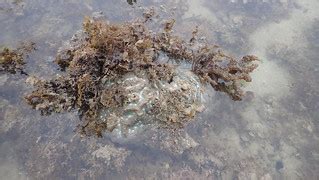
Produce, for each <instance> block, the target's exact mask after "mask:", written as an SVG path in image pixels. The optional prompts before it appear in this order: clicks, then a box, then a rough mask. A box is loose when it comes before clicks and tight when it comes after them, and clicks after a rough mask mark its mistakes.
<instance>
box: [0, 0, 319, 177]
mask: <svg viewBox="0 0 319 180" xmlns="http://www.w3.org/2000/svg"><path fill="white" fill-rule="evenodd" d="M130 4H133V5H130ZM130 4H129V3H128V2H127V1H124V0H122V1H118V0H107V1H105V0H98V1H92V0H80V1H79V0H69V1H62V0H58V1H56V0H55V1H53V0H46V1H43V0H42V1H40V0H20V1H13V0H0V23H1V28H0V32H1V36H0V47H2V46H9V47H13V48H14V47H17V46H18V44H19V42H21V41H33V42H35V43H36V44H37V50H36V51H35V52H33V53H32V54H30V56H29V58H28V59H27V65H26V71H27V72H28V73H29V75H34V76H40V77H43V78H50V77H52V76H55V75H56V74H62V73H61V72H60V71H58V69H57V66H56V65H54V63H52V61H53V60H54V57H55V55H56V53H57V50H58V48H59V47H61V46H62V44H63V42H65V41H67V40H69V39H70V38H71V36H72V35H73V34H74V33H75V32H76V31H77V30H79V29H80V28H81V23H82V20H83V17H84V16H90V15H92V13H93V12H97V11H102V12H103V13H104V14H105V16H106V17H107V18H108V19H109V20H110V21H112V22H122V21H124V20H129V19H132V18H134V17H137V16H138V15H139V14H141V12H142V10H141V7H151V6H155V7H159V8H160V9H161V11H162V12H161V13H162V14H165V12H167V13H168V14H171V15H163V17H164V18H165V17H167V16H170V17H174V18H175V19H176V26H175V29H174V30H175V33H176V34H178V35H180V36H183V37H185V38H189V37H190V36H191V32H192V30H193V29H194V27H195V26H196V25H198V26H199V34H200V35H201V36H206V39H207V41H209V42H211V43H214V44H218V45H220V46H221V47H222V48H223V49H225V50H227V52H229V53H230V54H233V55H234V56H236V57H240V56H243V55H245V54H254V55H256V56H258V57H259V58H260V59H261V62H260V65H259V68H258V69H257V70H256V72H254V74H253V82H252V83H250V84H248V85H247V86H246V87H245V89H246V90H247V91H249V93H248V96H247V97H246V98H245V99H244V100H243V101H239V102H234V101H232V100H231V99H230V98H229V97H228V96H227V95H225V94H223V93H220V92H214V91H211V93H210V94H207V97H206V99H205V101H206V106H207V107H206V109H205V110H204V112H202V113H201V114H200V115H198V116H197V118H196V119H195V120H194V121H193V122H191V123H189V124H188V126H187V127H185V129H184V130H180V132H179V133H177V135H172V134H170V133H168V132H165V131H162V130H158V129H150V130H149V131H147V132H145V133H142V134H141V135H138V136H137V137H135V138H133V139H130V140H123V141H114V139H113V138H112V137H109V136H107V135H106V136H105V137H103V138H94V137H83V138H81V137H80V136H79V135H78V134H77V133H76V132H75V131H74V130H75V128H76V126H77V125H78V122H79V119H78V116H77V114H76V112H71V113H64V114H55V115H52V116H41V115H40V113H39V112H37V111H34V110H31V108H30V107H29V106H27V105H26V103H25V102H24V101H23V100H22V97H23V95H24V94H25V93H27V92H30V91H31V90H32V87H31V86H30V85H27V84H26V83H25V77H24V76H23V75H10V74H1V75H0V121H1V122H0V160H1V161H0V177H5V179H92V178H95V179H105V178H107V179H119V178H120V179H127V178H128V177H129V178H131V179H141V178H145V179H152V178H153V179H185V178H190V179H318V178H319V146H318V142H319V111H318V108H319V103H318V102H319V65H318V63H317V62H318V57H319V52H318V48H319V46H318V43H319V11H318V10H317V9H318V8H319V2H318V1H317V0H187V1H181V2H179V1H177V0H176V1H175V0H167V1H163V0H151V1H149V0H148V1H147V0H144V1H139V0H137V2H136V3H135V2H134V1H130ZM161 5H162V6H161ZM139 6H141V7H139Z"/></svg>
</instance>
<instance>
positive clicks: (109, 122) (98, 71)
mask: <svg viewBox="0 0 319 180" xmlns="http://www.w3.org/2000/svg"><path fill="white" fill-rule="evenodd" d="M154 14H155V13H154V11H153V10H149V11H147V12H145V13H144V18H141V19H138V20H134V21H131V22H125V23H110V22H108V21H106V20H103V19H96V18H85V20H84V22H83V30H82V31H79V32H78V33H77V34H75V35H74V37H73V38H72V39H71V40H70V42H68V43H67V46H65V47H63V48H61V50H60V51H59V53H58V55H57V57H56V60H55V62H56V63H57V64H58V65H59V66H60V68H61V70H62V71H65V73H66V74H65V75H64V76H60V77H56V78H53V79H51V80H40V79H36V80H33V82H34V85H35V87H36V90H34V91H33V92H31V93H30V94H28V95H27V96H26V97H25V99H26V101H27V103H28V104H30V105H31V106H32V107H33V108H34V109H37V110H40V111H41V112H42V114H45V115H48V114H51V113H54V112H65V111H70V110H72V109H76V110H78V112H79V115H80V118H81V123H80V125H79V130H80V132H81V133H83V134H85V135H97V136H102V134H103V132H105V131H108V132H112V133H113V134H116V135H117V136H120V137H127V136H130V135H131V134H135V133H138V132H140V130H141V129H145V128H147V127H149V126H156V127H159V128H171V129H176V128H181V127H183V126H185V124H186V123H187V122H189V121H191V120H193V119H194V117H195V115H196V114H197V113H198V112H200V111H202V110H203V99H202V94H203V92H204V91H205V86H206V85H211V86H212V87H213V88H214V89H215V90H217V91H223V92H225V93H227V94H228V95H229V96H230V97H231V98H232V99H234V100H240V99H241V98H242V96H243V95H244V93H243V91H242V90H241V84H242V81H246V82H249V81H251V78H250V76H249V73H251V72H252V71H253V70H254V69H255V68H256V67H257V65H256V64H255V63H254V62H255V61H256V60H257V58H256V57H255V56H245V57H243V58H242V59H241V60H236V59H234V58H232V57H230V56H228V55H225V54H224V53H223V52H222V50H221V49H220V48H218V47H217V46H214V45H210V44H207V43H205V42H200V41H199V40H198V39H197V31H198V30H197V29H195V30H194V32H193V34H192V38H191V39H190V40H187V41H185V40H183V39H182V38H180V37H178V36H175V35H173V30H172V29H173V27H174V23H175V20H173V19H172V20H168V21H166V22H165V23H164V24H163V28H162V29H161V30H158V31H154V30H151V29H150V28H149V26H150V24H151V23H152V17H153V16H154Z"/></svg>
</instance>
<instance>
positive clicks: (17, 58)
mask: <svg viewBox="0 0 319 180" xmlns="http://www.w3.org/2000/svg"><path fill="white" fill-rule="evenodd" d="M33 50H35V44H34V43H32V42H31V43H22V44H21V45H20V46H19V47H18V48H17V49H9V48H7V47H5V48H3V49H2V51H0V73H3V72H5V73H11V74H16V73H17V72H20V73H21V74H26V73H25V72H24V71H23V66H24V64H25V61H24V58H25V56H27V54H28V53H30V52H31V51H33Z"/></svg>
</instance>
